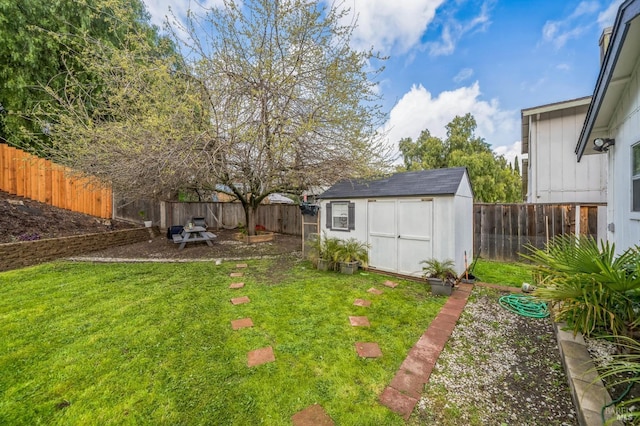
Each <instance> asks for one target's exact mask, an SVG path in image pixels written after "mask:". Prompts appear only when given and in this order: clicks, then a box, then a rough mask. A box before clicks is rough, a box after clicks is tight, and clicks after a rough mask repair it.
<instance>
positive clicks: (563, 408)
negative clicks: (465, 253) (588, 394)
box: [409, 286, 577, 425]
mask: <svg viewBox="0 0 640 426" xmlns="http://www.w3.org/2000/svg"><path fill="white" fill-rule="evenodd" d="M500 295H501V294H500V293H498V292H497V291H495V290H490V289H485V288H480V287H478V286H476V288H475V289H474V291H473V293H472V295H471V297H470V298H469V303H468V304H467V306H466V308H465V310H464V312H463V313H462V316H461V317H460V320H459V322H458V324H457V325H456V328H455V329H454V331H453V334H452V336H451V338H450V339H449V342H448V343H447V346H446V347H445V349H444V351H443V352H442V354H441V355H440V358H439V359H438V362H437V364H436V367H435V369H434V371H433V373H432V374H431V377H430V379H429V383H428V384H427V385H426V387H425V392H424V393H423V397H422V398H421V400H420V401H419V402H418V405H417V407H416V409H415V411H414V413H413V415H412V417H411V420H410V422H409V423H410V424H412V425H575V424H577V418H576V417H577V416H576V411H575V408H574V406H573V402H572V400H571V395H570V392H569V387H568V385H567V378H566V376H565V374H564V371H563V369H562V365H561V360H560V354H559V351H558V345H557V342H556V339H555V335H554V333H553V328H552V325H551V321H550V319H549V318H546V319H531V318H525V317H522V316H520V315H517V314H514V313H511V312H508V311H506V310H505V309H503V308H502V307H500V306H499V305H498V298H499V297H500Z"/></svg>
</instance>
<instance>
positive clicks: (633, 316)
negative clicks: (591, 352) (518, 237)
mask: <svg viewBox="0 0 640 426" xmlns="http://www.w3.org/2000/svg"><path fill="white" fill-rule="evenodd" d="M527 248H528V250H529V251H530V254H528V255H523V257H524V258H526V259H528V260H530V261H532V262H533V263H534V265H535V266H534V272H535V275H537V276H538V286H539V287H538V288H537V289H536V290H535V292H534V293H533V294H534V295H535V296H537V297H539V298H541V299H542V300H545V301H547V302H549V303H550V304H551V307H552V309H553V310H554V312H555V314H556V320H557V321H566V322H567V324H568V325H569V327H570V328H571V329H572V330H573V331H574V333H577V332H581V333H583V334H585V335H587V336H588V335H591V334H592V333H593V332H594V331H595V330H598V331H605V332H610V333H611V334H613V335H615V336H618V335H625V334H629V333H631V332H632V330H633V329H634V328H635V327H637V326H638V324H639V323H640V319H638V314H637V312H636V310H638V309H639V308H640V252H639V250H638V247H637V246H636V247H633V248H630V249H628V250H627V251H625V252H624V253H622V254H621V255H620V256H618V257H615V247H614V245H612V244H609V243H608V242H606V243H601V245H600V247H599V246H598V243H597V242H596V241H595V240H594V239H593V238H591V237H587V236H581V237H576V236H575V235H569V236H557V237H555V238H553V239H552V240H551V241H550V242H549V244H547V246H546V247H545V249H544V250H541V249H538V248H535V247H533V246H528V247H527Z"/></svg>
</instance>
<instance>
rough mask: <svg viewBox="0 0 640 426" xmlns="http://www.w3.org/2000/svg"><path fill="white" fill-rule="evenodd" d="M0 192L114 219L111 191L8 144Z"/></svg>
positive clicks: (3, 148) (0, 156)
mask: <svg viewBox="0 0 640 426" xmlns="http://www.w3.org/2000/svg"><path fill="white" fill-rule="evenodd" d="M0 190H2V191H5V192H8V193H9V194H13V195H17V196H20V197H25V198H30V199H32V200H36V201H39V202H41V203H45V204H50V205H52V206H55V207H60V208H63V209H67V210H72V211H75V212H80V213H86V214H90V215H92V216H98V217H102V218H111V215H112V211H111V209H112V192H111V188H110V187H108V186H106V185H100V186H98V185H97V182H94V181H91V180H90V179H88V178H86V177H80V176H78V175H77V173H74V172H73V171H72V170H70V169H68V168H65V167H62V166H60V165H58V164H55V163H53V162H51V161H49V160H45V159H42V158H38V157H35V156H33V155H31V154H29V153H26V152H24V151H22V150H19V149H17V148H13V147H10V146H9V145H7V144H4V143H0Z"/></svg>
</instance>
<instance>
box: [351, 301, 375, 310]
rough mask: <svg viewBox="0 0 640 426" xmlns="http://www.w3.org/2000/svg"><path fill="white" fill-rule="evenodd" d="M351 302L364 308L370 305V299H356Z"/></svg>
mask: <svg viewBox="0 0 640 426" xmlns="http://www.w3.org/2000/svg"><path fill="white" fill-rule="evenodd" d="M353 304H354V305H355V306H364V307H365V308H368V307H369V306H371V300H364V299H356V301H355V302H353Z"/></svg>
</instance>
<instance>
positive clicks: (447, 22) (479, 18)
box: [424, 0, 494, 56]
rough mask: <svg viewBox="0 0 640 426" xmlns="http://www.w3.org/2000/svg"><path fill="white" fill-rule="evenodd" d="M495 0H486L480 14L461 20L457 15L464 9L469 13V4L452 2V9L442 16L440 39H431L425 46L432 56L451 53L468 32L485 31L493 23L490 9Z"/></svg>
mask: <svg viewBox="0 0 640 426" xmlns="http://www.w3.org/2000/svg"><path fill="white" fill-rule="evenodd" d="M493 4H494V1H493V0H487V1H484V2H483V3H482V5H481V7H480V11H479V12H478V14H477V15H476V16H474V17H472V18H471V19H468V20H465V21H461V20H459V19H457V18H456V17H455V15H456V13H458V12H460V11H463V12H464V13H468V6H469V5H468V4H464V6H465V7H464V8H462V7H461V6H463V4H462V3H460V2H455V3H453V4H452V6H451V7H452V9H451V10H448V11H446V13H444V15H445V16H444V17H443V18H442V20H443V23H442V33H441V35H440V37H441V38H440V40H437V41H429V42H427V43H425V45H424V47H425V48H426V49H427V50H428V51H429V54H430V55H432V56H442V55H451V54H452V53H453V52H454V51H455V48H456V45H457V43H458V41H459V40H460V39H461V38H462V37H463V36H464V35H465V34H467V33H474V32H478V31H484V30H486V29H487V27H488V26H489V25H490V24H491V20H490V18H489V11H490V10H491V8H492V7H493Z"/></svg>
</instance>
